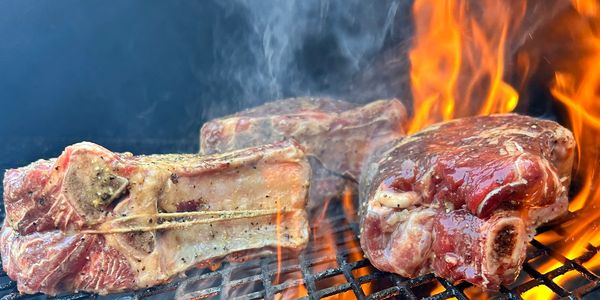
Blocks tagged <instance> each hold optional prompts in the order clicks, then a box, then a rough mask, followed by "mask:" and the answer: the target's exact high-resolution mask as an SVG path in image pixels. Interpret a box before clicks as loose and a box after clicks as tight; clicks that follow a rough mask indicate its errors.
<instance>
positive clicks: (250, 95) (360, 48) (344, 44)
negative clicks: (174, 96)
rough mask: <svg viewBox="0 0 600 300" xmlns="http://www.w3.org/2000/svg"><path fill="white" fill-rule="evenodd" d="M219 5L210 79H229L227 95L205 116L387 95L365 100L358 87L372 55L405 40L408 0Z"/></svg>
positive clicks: (205, 109)
mask: <svg viewBox="0 0 600 300" xmlns="http://www.w3.org/2000/svg"><path fill="white" fill-rule="evenodd" d="M219 5H220V7H221V9H222V10H223V14H222V15H223V17H222V18H220V19H219V20H218V22H217V24H216V26H215V27H214V28H215V29H214V31H213V37H214V47H213V49H214V63H215V65H214V67H213V73H212V74H211V76H212V78H214V81H215V82H218V81H225V82H227V84H226V86H225V87H224V88H225V89H226V91H227V92H226V93H223V92H220V93H217V92H216V91H215V93H214V94H218V95H220V96H221V97H225V98H222V99H215V100H218V101H211V102H212V103H211V104H210V105H211V107H203V109H202V111H203V112H204V114H205V117H206V118H211V117H216V116H222V115H223V114H227V113H231V112H235V111H236V110H239V109H243V108H247V107H250V106H255V105H258V104H261V103H263V102H265V101H269V100H274V99H278V98H285V97H292V96H325V95H327V96H332V97H335V98H342V99H349V100H352V101H359V102H366V101H369V100H373V99H365V98H378V97H384V96H390V95H387V94H390V91H389V90H385V89H381V90H380V91H379V92H378V93H376V94H377V95H369V96H365V95H366V94H367V93H364V95H362V94H363V93H362V92H360V91H359V92H357V90H358V89H357V86H360V85H361V82H362V81H363V79H364V77H365V73H368V70H369V68H370V67H371V65H372V64H373V63H374V61H375V58H377V57H379V56H381V54H382V53H383V52H384V51H385V49H387V48H389V47H390V45H391V44H394V43H395V42H397V41H402V40H406V37H407V36H408V35H409V33H410V30H404V28H410V26H411V21H410V19H409V18H410V13H411V11H410V5H411V1H406V0H386V1H362V0H338V1H336V0H290V1H249V0H237V1H221V2H220V4H219ZM396 44H397V43H396ZM403 51H404V50H403ZM403 54H405V51H404V52H399V53H397V55H398V56H403ZM405 57H406V56H405V55H404V59H405ZM216 88H223V86H219V87H214V89H216ZM209 89H210V88H209ZM365 91H367V90H366V89H365ZM368 92H370V94H373V93H371V91H368Z"/></svg>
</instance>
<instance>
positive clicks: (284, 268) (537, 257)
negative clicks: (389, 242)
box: [0, 203, 600, 300]
mask: <svg viewBox="0 0 600 300" xmlns="http://www.w3.org/2000/svg"><path fill="white" fill-rule="evenodd" d="M326 216H327V217H325V218H324V219H323V221H322V222H320V223H319V224H317V225H315V226H314V228H313V230H312V233H313V235H312V236H311V241H310V243H309V246H308V248H307V249H306V250H305V251H303V252H302V253H300V254H299V255H294V254H290V253H288V254H284V255H283V260H282V263H281V266H280V267H279V269H280V272H278V264H277V258H276V257H274V256H268V257H262V258H256V259H251V260H248V261H246V262H242V263H224V264H223V265H222V266H221V267H220V268H218V269H217V270H215V271H210V270H208V269H204V270H192V271H190V272H188V273H186V277H185V278H181V279H178V280H174V281H173V282H171V283H168V284H165V285H162V286H158V287H153V288H149V289H144V290H140V291H136V292H133V293H122V294H116V295H109V296H97V295H94V294H88V293H78V294H71V295H66V296H60V297H55V299H65V300H67V299H69V300H75V299H87V298H97V299H164V298H174V297H178V298H188V299H189V298H194V299H204V298H209V299H210V298H224V299H276V298H281V297H283V298H295V297H300V298H302V299H320V298H324V297H327V296H332V295H344V296H347V297H349V298H358V299H387V298H403V299H419V298H426V299H472V298H479V297H480V296H481V295H482V294H481V293H482V291H481V290H479V289H478V288H477V287H474V286H472V285H470V284H468V283H460V284H457V285H453V284H452V283H450V282H448V281H446V280H444V279H442V278H438V277H435V276H433V275H432V274H428V275H424V276H420V277H417V278H413V279H407V278H403V277H400V276H397V275H394V274H390V273H385V272H380V271H378V270H376V269H375V268H373V267H372V266H371V265H370V264H369V262H368V260H366V259H365V258H364V257H363V253H362V250H361V249H360V246H359V243H358V239H357V235H356V233H357V232H358V227H357V226H358V225H357V224H356V223H354V222H348V221H347V220H346V218H345V216H344V212H343V209H342V206H341V205H340V204H339V203H336V204H332V205H330V206H329V207H328V208H327V214H326ZM572 217H573V216H570V217H567V218H572ZM324 229H331V232H333V235H332V236H331V235H329V233H327V232H328V231H327V230H324ZM552 230H553V229H552V227H546V228H541V231H543V232H547V231H552ZM325 233H326V234H325ZM332 248H335V249H332ZM595 255H598V248H596V247H593V246H591V245H588V246H587V248H586V251H585V252H584V254H582V255H581V256H579V257H577V258H575V259H572V260H570V259H567V258H566V257H564V256H563V255H561V254H560V253H558V252H557V251H555V250H553V249H552V248H551V247H549V246H548V245H544V244H543V243H541V242H539V241H538V240H536V239H534V240H533V241H532V242H531V245H530V247H529V248H528V253H527V261H526V262H525V263H524V266H523V272H521V275H520V276H519V278H518V279H517V282H516V283H515V284H513V285H511V286H508V287H502V289H501V291H500V293H494V294H489V295H488V296H492V297H501V298H508V299H521V296H522V295H523V293H528V292H529V293H535V292H536V290H533V289H540V288H541V289H544V290H546V292H548V291H550V293H554V296H555V297H556V298H559V297H560V298H567V299H577V298H582V297H584V296H586V295H587V297H590V298H592V297H597V296H598V293H599V292H600V289H599V287H600V277H599V276H598V275H600V273H599V272H598V271H599V270H593V269H592V270H590V269H588V268H587V267H586V266H585V265H586V262H589V261H590V260H591V259H592V258H593V257H594V256H595ZM551 260H554V261H556V262H557V264H558V267H556V268H555V269H553V270H551V271H549V272H547V273H545V274H541V272H540V271H539V269H540V265H542V264H544V263H548V262H549V261H551ZM567 274H569V276H570V277H572V278H574V279H573V280H568V281H567V283H568V284H562V285H559V284H558V283H557V282H556V280H555V279H556V278H558V277H560V276H566V275H567ZM0 295H1V296H2V299H45V298H46V296H44V295H39V294H38V295H20V294H19V292H18V290H17V288H16V284H15V282H13V281H11V280H10V279H9V278H8V277H7V275H6V274H5V273H4V272H2V273H0Z"/></svg>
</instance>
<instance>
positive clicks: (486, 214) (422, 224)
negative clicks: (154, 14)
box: [360, 114, 575, 289]
mask: <svg viewBox="0 0 600 300" xmlns="http://www.w3.org/2000/svg"><path fill="white" fill-rule="evenodd" d="M574 148H575V142H574V139H573V136H572V134H571V132H569V131H568V130H567V129H565V128H563V127H561V126H560V125H558V124H557V123H555V122H552V121H546V120H540V119H535V118H531V117H526V116H521V115H515V114H506V115H494V116H484V117H471V118H464V119H457V120H453V121H450V122H446V123H441V124H437V125H433V126H431V127H429V128H427V129H425V130H423V131H422V132H420V133H417V134H414V135H412V136H407V137H405V138H402V139H399V140H398V141H395V142H392V143H390V144H388V145H386V146H384V147H381V148H380V149H379V150H378V151H377V152H376V153H375V154H373V155H372V157H371V158H370V160H369V162H368V163H366V164H365V170H364V171H363V176H362V178H361V182H360V193H361V195H360V198H361V208H360V213H361V245H362V247H363V249H364V250H365V252H366V255H367V256H368V257H369V259H370V260H371V262H372V263H373V265H374V266H375V267H377V268H379V269H381V270H384V271H389V272H395V273H398V274H401V275H403V276H411V277H412V276H416V275H419V274H424V273H429V272H432V271H433V272H435V273H436V274H437V275H439V276H442V277H445V278H448V279H450V280H452V281H459V280H466V281H469V282H471V283H473V284H477V285H480V286H483V287H484V288H488V289H498V288H499V285H500V284H506V283H510V282H512V281H513V280H514V279H515V277H516V275H517V274H518V272H519V271H520V268H521V263H522V262H523V259H524V257H525V247H526V243H527V242H528V241H529V240H530V239H531V238H532V237H533V235H534V233H535V228H536V226H538V225H540V224H541V223H544V222H547V221H549V220H552V219H554V218H556V217H557V216H559V215H560V214H562V213H564V212H566V209H567V201H568V200H567V189H568V186H569V181H570V175H571V168H572V163H573V156H574Z"/></svg>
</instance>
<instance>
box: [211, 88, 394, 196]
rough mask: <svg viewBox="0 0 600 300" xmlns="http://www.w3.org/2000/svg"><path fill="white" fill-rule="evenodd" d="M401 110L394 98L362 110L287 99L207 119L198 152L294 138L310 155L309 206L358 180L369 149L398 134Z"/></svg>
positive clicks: (342, 104)
mask: <svg viewBox="0 0 600 300" xmlns="http://www.w3.org/2000/svg"><path fill="white" fill-rule="evenodd" d="M405 122H406V109H405V108H404V105H403V104H402V103H401V102H400V101H399V100H396V99H393V100H379V101H375V102H372V103H369V104H367V105H364V106H358V105H355V104H351V103H348V102H345V101H339V100H334V99H330V98H290V99H284V100H278V101H274V102H269V103H266V104H264V105H261V106H258V107H255V108H252V109H249V110H245V111H242V112H239V113H237V114H234V115H231V116H227V117H224V118H220V119H216V120H212V121H210V122H207V123H205V124H204V126H202V129H201V131H200V149H201V150H200V151H201V153H205V154H211V153H220V152H224V151H230V150H233V149H239V148H244V147H250V146H258V145H262V144H265V143H272V142H276V141H281V140H286V139H295V140H297V141H298V142H299V143H300V144H302V145H303V146H304V148H305V149H306V154H307V155H309V156H310V157H311V166H312V169H313V179H312V182H311V189H310V197H309V198H310V199H311V200H310V205H311V206H316V205H319V204H321V203H322V202H323V201H322V200H323V199H325V198H331V197H334V196H339V195H340V194H341V190H343V189H344V187H345V186H348V184H350V186H352V183H351V182H348V181H345V180H344V179H343V178H342V177H341V176H340V175H347V176H348V177H350V178H354V179H356V180H357V179H358V177H359V173H360V170H361V168H362V163H363V161H364V159H365V158H366V157H367V156H368V155H369V153H370V152H371V151H372V149H374V148H376V147H377V146H379V145H382V144H384V143H387V142H389V141H391V140H393V139H396V138H398V137H401V136H402V135H404V125H405Z"/></svg>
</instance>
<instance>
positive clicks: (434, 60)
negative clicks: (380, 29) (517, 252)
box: [409, 0, 526, 133]
mask: <svg viewBox="0 0 600 300" xmlns="http://www.w3.org/2000/svg"><path fill="white" fill-rule="evenodd" d="M518 2H519V4H517V5H515V4H514V3H517V2H514V3H513V4H509V1H495V0H484V1H466V0H417V1H415V3H414V7H413V13H414V17H415V31H416V32H415V42H414V47H413V49H412V50H411V51H410V53H409V57H410V62H411V74H410V77H411V86H412V94H413V103H414V105H413V109H414V116H413V120H412V122H411V124H410V127H409V132H411V133H412V132H415V131H418V130H420V129H422V128H423V127H425V126H427V125H430V124H433V123H436V122H439V121H445V120H450V119H454V118H458V117H465V116H473V115H487V114H492V113H503V112H510V111H512V110H514V109H515V107H516V106H517V103H518V99H519V97H518V94H517V92H516V91H515V90H514V89H513V88H512V87H511V86H510V85H509V84H508V83H506V82H505V81H504V76H505V73H506V70H505V65H506V52H507V49H508V43H507V41H510V37H511V36H512V35H513V34H514V32H515V28H517V27H518V24H519V23H520V22H521V20H522V18H523V15H524V13H525V9H526V2H525V1H518ZM484 11H485V12H484ZM489 12H493V15H491V17H490V15H489V14H490V13H489ZM484 14H485V15H486V17H485V18H483V15H484Z"/></svg>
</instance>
